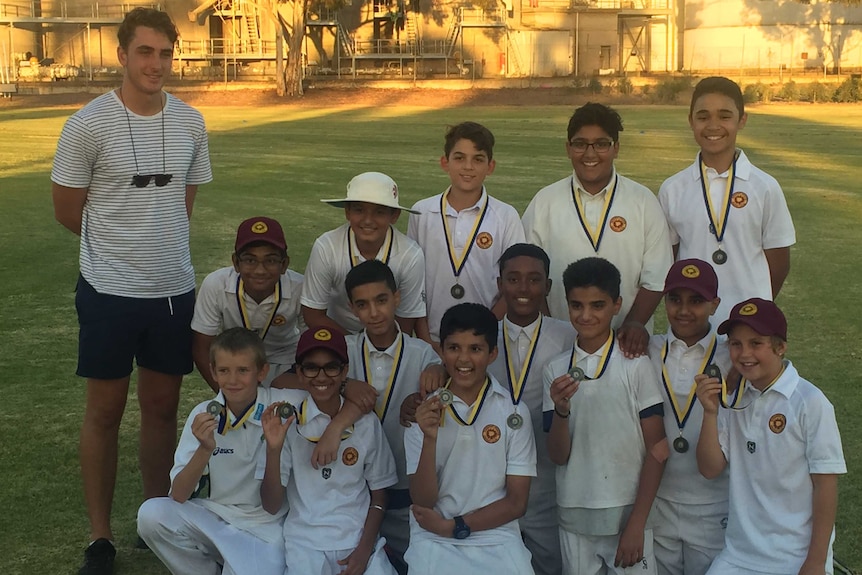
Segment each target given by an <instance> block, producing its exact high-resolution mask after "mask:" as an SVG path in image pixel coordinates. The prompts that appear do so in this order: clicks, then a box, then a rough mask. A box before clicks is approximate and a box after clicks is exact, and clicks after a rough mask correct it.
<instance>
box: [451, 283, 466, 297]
mask: <svg viewBox="0 0 862 575" xmlns="http://www.w3.org/2000/svg"><path fill="white" fill-rule="evenodd" d="M449 293H450V294H452V297H453V298H455V299H461V298H462V297H464V293H465V292H464V286H462V285H461V284H455V285H453V286H452V287H451V288H450V289H449Z"/></svg>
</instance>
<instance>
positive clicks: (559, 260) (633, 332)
mask: <svg viewBox="0 0 862 575" xmlns="http://www.w3.org/2000/svg"><path fill="white" fill-rule="evenodd" d="M622 129H623V125H622V119H621V118H620V116H619V114H617V113H616V112H615V111H614V110H613V109H611V108H609V107H607V106H605V105H603V104H596V103H589V104H586V105H584V106H582V107H580V108H578V109H577V110H575V113H574V114H573V115H572V117H571V118H570V119H569V126H568V134H567V140H566V154H567V155H568V157H569V160H570V161H571V163H572V168H573V173H572V175H570V176H567V177H565V178H563V179H562V180H560V181H558V182H556V183H554V184H551V185H550V186H547V187H545V188H543V189H542V190H540V191H539V193H538V194H536V196H535V197H534V198H533V200H532V201H531V202H530V205H529V206H527V210H526V211H525V212H524V217H523V219H522V221H523V223H524V231H525V232H526V235H527V241H528V242H530V243H533V244H536V245H538V246H540V247H541V248H543V249H544V250H545V251H546V252H547V253H548V255H549V256H550V258H551V273H550V276H549V277H550V278H551V279H553V280H557V281H555V282H554V283H553V284H552V286H551V293H550V295H549V296H548V309H549V311H550V313H551V316H553V317H555V318H557V319H561V320H565V319H567V318H568V309H567V305H566V294H565V292H564V290H563V285H562V282H561V281H559V280H560V278H561V277H562V275H563V270H564V269H565V267H566V266H567V265H568V264H569V263H570V262H573V261H577V260H579V259H582V258H585V257H593V256H598V257H602V258H605V259H607V260H609V261H610V262H611V263H613V264H614V265H615V266H616V267H617V268H618V269H619V270H620V274H621V275H622V291H621V296H622V301H623V304H622V309H621V310H620V313H619V315H617V316H616V317H615V318H614V321H613V328H614V329H616V330H617V331H616V333H617V338H618V339H619V344H620V348H621V349H622V351H623V352H624V353H625V355H626V356H629V357H630V356H634V355H641V354H643V353H645V352H646V348H647V344H648V343H649V332H648V330H649V329H650V328H651V322H652V314H653V312H654V311H655V308H656V306H657V305H658V303H659V301H660V300H661V295H662V289H663V287H664V278H665V276H666V275H667V271H668V269H669V268H670V265H671V263H672V253H671V249H670V240H669V238H668V231H667V224H666V222H665V220H664V216H663V214H662V211H661V206H659V204H658V201H657V200H656V198H655V196H654V195H653V194H652V192H650V191H649V190H648V189H647V188H645V187H644V186H642V185H640V184H638V183H637V182H634V181H632V180H630V179H628V178H626V177H625V176H622V175H620V174H619V173H617V171H616V168H615V167H614V160H615V159H616V157H617V154H618V153H619V149H620V143H619V135H620V132H621V131H622Z"/></svg>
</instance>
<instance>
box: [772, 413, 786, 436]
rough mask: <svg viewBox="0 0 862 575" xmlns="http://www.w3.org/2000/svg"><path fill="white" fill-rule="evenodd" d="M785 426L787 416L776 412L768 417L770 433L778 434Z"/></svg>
mask: <svg viewBox="0 0 862 575" xmlns="http://www.w3.org/2000/svg"><path fill="white" fill-rule="evenodd" d="M785 427H787V418H786V417H784V414H783V413H776V414H775V415H773V416H772V417H770V418H769V431H771V432H772V433H775V434H779V433H781V432H782V431H784V428H785Z"/></svg>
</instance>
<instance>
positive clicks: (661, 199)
mask: <svg viewBox="0 0 862 575" xmlns="http://www.w3.org/2000/svg"><path fill="white" fill-rule="evenodd" d="M668 182H669V180H665V181H664V183H663V184H662V185H661V188H659V190H658V203H659V205H660V206H661V210H662V212H663V213H664V217H665V220H666V221H667V233H668V239H669V241H670V245H671V246H675V245H677V244H679V233H678V232H677V231H676V228H674V227H673V222H672V220H671V217H670V203H671V200H670V198H669V196H670V188H671V187H672V186H671V185H669V184H668Z"/></svg>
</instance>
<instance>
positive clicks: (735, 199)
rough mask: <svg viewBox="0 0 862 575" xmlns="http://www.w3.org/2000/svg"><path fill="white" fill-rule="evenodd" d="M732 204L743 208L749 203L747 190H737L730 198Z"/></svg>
mask: <svg viewBox="0 0 862 575" xmlns="http://www.w3.org/2000/svg"><path fill="white" fill-rule="evenodd" d="M730 204H731V205H732V206H733V207H734V208H737V209H742V208H744V207H745V206H747V205H748V196H747V195H746V193H745V192H736V193H735V194H733V196H731V198H730Z"/></svg>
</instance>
